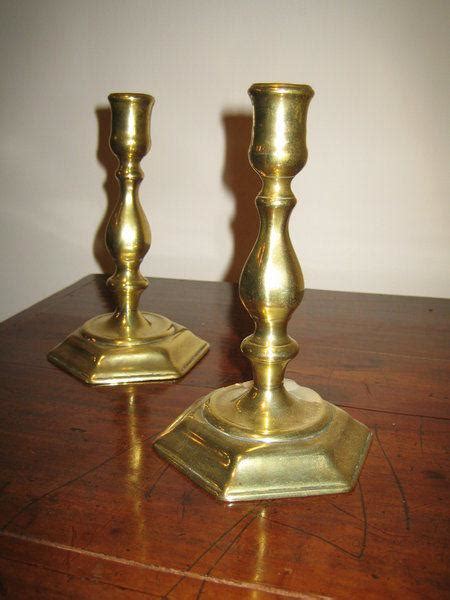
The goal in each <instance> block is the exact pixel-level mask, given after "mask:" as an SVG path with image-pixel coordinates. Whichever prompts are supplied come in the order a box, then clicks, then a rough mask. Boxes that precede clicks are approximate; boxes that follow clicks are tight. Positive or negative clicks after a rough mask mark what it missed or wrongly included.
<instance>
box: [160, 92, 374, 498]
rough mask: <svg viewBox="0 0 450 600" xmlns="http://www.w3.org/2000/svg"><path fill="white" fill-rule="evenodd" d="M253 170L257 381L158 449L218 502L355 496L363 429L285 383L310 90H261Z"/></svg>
mask: <svg viewBox="0 0 450 600" xmlns="http://www.w3.org/2000/svg"><path fill="white" fill-rule="evenodd" d="M249 94H250V97H251V99H252V103H253V108H254V122H253V136H252V142H251V146H250V152H249V156H250V162H251V164H252V166H253V168H254V169H255V170H256V172H257V173H258V174H259V175H260V177H261V180H262V189H261V191H260V193H259V195H258V197H257V199H256V204H257V207H258V211H259V215H260V220H261V223H260V230H259V235H258V239H257V240H256V243H255V245H254V247H253V250H252V251H251V253H250V256H249V258H248V260H247V263H246V265H245V267H244V269H243V271H242V275H241V280H240V287H239V291H240V296H241V300H242V302H243V304H244V306H245V307H246V309H247V310H248V312H249V313H250V315H251V317H252V318H253V321H254V322H255V331H254V333H253V334H252V335H250V336H249V337H247V338H245V339H244V341H243V342H242V345H241V349H242V352H243V353H244V354H245V356H247V358H248V359H249V360H250V362H251V364H252V368H253V381H251V382H246V383H240V384H235V385H231V386H229V387H225V388H221V389H218V390H216V391H213V392H212V393H210V394H208V395H207V396H205V397H203V398H201V399H200V400H198V401H197V402H196V403H195V404H193V405H192V406H191V407H190V408H189V409H188V410H187V411H186V412H184V413H183V414H182V415H181V416H180V417H179V418H178V419H177V420H176V421H175V422H174V423H173V424H172V425H171V426H170V427H169V428H168V429H166V431H164V432H163V433H162V434H161V436H160V437H159V438H158V440H157V441H156V442H155V448H156V450H157V451H158V452H159V453H160V454H161V455H162V456H164V457H165V458H167V459H168V460H169V461H170V462H171V463H173V464H174V465H175V466H176V467H177V468H178V469H180V470H181V471H182V472H184V473H185V474H186V475H188V476H189V477H191V478H192V479H193V480H194V481H195V482H197V483H198V484H199V485H200V486H202V487H203V488H204V489H206V490H207V491H208V492H211V493H212V494H214V495H215V496H217V497H219V498H220V499H222V500H227V501H234V500H254V499H258V498H278V497H287V496H309V495H315V494H331V493H338V492H345V491H349V490H351V489H352V488H353V486H354V485H355V483H356V481H357V478H358V474H359V471H360V469H361V466H362V464H363V462H364V459H365V456H366V453H367V450H368V446H369V442H370V437H371V434H370V432H369V430H368V429H367V427H366V426H365V425H362V424H361V423H359V422H358V421H355V420H354V419H352V418H351V417H350V416H349V415H348V414H347V413H345V412H344V411H343V410H341V409H339V408H337V407H335V406H333V405H332V404H329V403H328V402H325V401H324V400H322V398H321V397H320V396H319V394H317V393H316V392H314V391H313V390H310V389H308V388H304V387H301V386H299V385H297V384H296V383H294V382H293V381H289V380H285V379H284V373H285V370H286V366H287V364H288V362H289V361H290V360H291V359H292V358H293V357H294V356H295V355H296V354H297V352H298V345H297V343H296V342H295V341H294V340H293V339H292V338H290V337H289V336H288V334H287V323H288V320H289V318H290V316H291V314H292V313H293V311H294V310H295V309H296V308H297V306H298V304H299V303H300V301H301V300H302V297H303V277H302V273H301V270H300V265H299V263H298V260H297V257H296V255H295V252H294V249H293V247H292V244H291V241H290V238H289V233H288V220H289V215H290V213H291V211H292V209H293V208H294V206H295V204H296V200H295V197H294V195H293V193H292V191H291V181H292V179H293V177H294V176H295V175H296V174H297V173H298V172H299V171H300V170H301V169H302V167H303V166H304V165H305V163H306V158H307V150H306V142H305V138H306V113H307V109H308V104H309V101H310V100H311V98H312V96H313V94H314V92H313V90H312V89H311V88H310V87H309V86H307V85H291V84H275V83H264V84H255V85H253V86H252V87H251V88H250V90H249Z"/></svg>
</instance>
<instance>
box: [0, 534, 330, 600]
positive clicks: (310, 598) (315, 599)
mask: <svg viewBox="0 0 450 600" xmlns="http://www.w3.org/2000/svg"><path fill="white" fill-rule="evenodd" d="M0 535H3V536H5V537H10V538H14V539H17V540H22V541H26V542H32V543H35V544H40V545H42V546H46V547H48V548H57V549H58V550H66V551H67V552H73V553H75V554H80V555H82V556H87V557H90V558H94V559H96V560H104V561H107V562H112V563H116V564H120V565H124V566H128V567H135V568H139V569H145V570H147V571H156V572H159V573H168V574H170V575H178V576H180V577H181V578H184V577H188V578H190V579H195V580H196V581H205V582H207V583H215V584H221V585H228V586H230V587H236V588H240V589H244V590H245V589H247V590H255V591H257V592H265V593H268V594H277V595H278V596H284V597H287V598H297V599H298V600H332V599H331V598H329V597H328V596H320V595H317V594H308V593H303V592H291V591H289V590H283V589H281V588H277V587H273V586H270V585H262V584H259V583H253V582H250V581H239V580H235V579H221V578H218V577H211V576H208V575H200V574H199V573H195V572H190V571H182V570H180V569H173V568H171V567H163V566H161V565H154V564H151V563H141V562H138V561H135V560H129V559H126V558H120V557H118V556H111V555H110V554H102V553H101V552H93V551H91V550H85V549H84V548H72V547H71V546H67V545H66V544H59V543H57V542H50V541H49V540H44V539H42V538H34V537H30V536H26V535H20V534H18V533H13V532H12V531H5V532H3V533H0ZM8 560H11V559H9V558H8ZM44 568H45V567H44Z"/></svg>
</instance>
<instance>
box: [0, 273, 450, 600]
mask: <svg viewBox="0 0 450 600" xmlns="http://www.w3.org/2000/svg"><path fill="white" fill-rule="evenodd" d="M142 307H143V308H145V309H147V310H152V311H155V312H159V313H162V314H164V315H166V316H168V317H170V318H172V319H174V320H175V321H177V322H178V323H182V324H183V325H185V326H187V327H188V328H190V329H191V330H192V331H194V332H195V333H197V334H198V335H200V336H201V337H203V338H204V339H206V340H207V341H209V342H210V344H211V349H210V351H209V353H208V355H207V356H206V357H205V358H204V359H203V360H202V361H201V362H200V363H199V364H198V365H197V366H196V367H195V368H194V369H193V370H192V371H191V372H190V373H189V374H188V375H186V376H185V377H184V378H183V379H182V380H180V381H178V382H175V383H156V384H141V385H130V386H117V387H90V386H87V385H84V384H82V383H80V382H79V381H77V380H76V379H73V378H72V377H70V376H69V375H67V374H66V373H64V372H62V371H60V370H59V369H58V368H56V367H54V366H52V365H51V364H50V363H48V362H47V360H46V353H47V352H48V350H50V349H51V348H52V347H53V346H54V345H55V344H56V343H58V342H60V341H61V340H62V339H63V338H64V337H65V336H66V335H67V334H69V333H70V332H71V331H72V330H73V329H75V328H76V327H78V326H79V325H81V324H82V323H83V322H84V321H85V320H86V319H88V318H90V317H92V316H95V315H96V314H99V313H101V312H107V311H108V310H110V302H109V298H108V295H107V293H106V291H105V286H104V280H103V278H102V277H100V276H89V277H86V278H84V279H82V280H81V281H79V282H78V283H76V284H74V285H73V286H71V287H69V288H67V289H65V290H62V291H61V292H59V293H58V294H56V295H54V296H52V297H50V298H48V299H47V300H45V301H43V302H41V303H39V304H36V305H35V306H33V307H32V308H30V309H28V310H26V311H25V312H22V313H20V314H19V315H17V316H15V317H13V318H11V319H9V320H8V321H6V322H4V323H3V324H1V325H0V344H1V358H0V364H1V371H0V378H1V382H0V394H1V402H0V491H1V495H0V526H1V533H0V597H2V598H3V597H6V598H14V599H22V598H25V599H28V598H35V597H39V598H45V599H53V598H89V599H95V600H99V599H100V600H101V599H108V600H110V599H125V598H126V599H129V598H133V599H134V598H136V599H137V598H146V597H150V598H162V597H164V598H171V599H191V598H192V599H194V598H201V599H202V600H207V599H208V598H214V600H219V599H223V598H225V599H228V598H230V599H233V598H244V599H252V600H255V599H256V600H270V599H271V598H276V597H279V598H323V597H331V598H352V599H359V598H383V599H384V598H402V599H403V598H408V599H410V598H420V599H424V598H426V599H430V598H444V597H445V596H446V594H449V590H450V585H449V578H448V573H449V567H448V565H449V562H448V559H449V556H448V552H447V549H446V542H447V540H448V535H449V521H448V515H449V506H450V498H449V485H448V481H447V478H448V476H449V474H450V469H449V460H448V456H449V455H448V444H449V429H450V427H449V418H450V411H449V403H448V388H449V365H450V331H449V330H450V325H449V324H450V302H449V301H446V300H437V299H430V298H410V297H399V296H381V295H370V294H350V293H343V292H326V291H317V290H308V291H307V292H306V294H305V298H304V301H303V303H302V305H301V307H300V308H299V309H298V310H297V312H296V313H295V315H294V317H293V318H292V320H291V325H290V333H291V335H292V336H293V337H295V338H296V339H297V341H298V342H299V344H300V354H299V356H298V357H297V358H296V359H294V360H293V361H292V362H291V363H290V365H289V367H288V376H289V377H290V378H291V379H295V380H296V381H297V382H298V383H301V384H302V385H305V386H307V387H312V388H313V389H315V390H316V391H318V392H319V393H320V394H321V395H322V396H323V397H324V398H325V399H326V400H329V401H331V402H334V403H336V404H338V405H339V406H342V407H344V408H345V409H346V410H348V411H349V412H350V413H351V415H353V416H354V417H356V418H357V419H358V420H360V421H362V422H363V423H365V424H366V425H368V426H369V427H370V428H371V429H372V431H373V433H374V440H373V443H372V446H371V449H370V451H369V456H368V458H367V461H366V463H365V465H364V467H363V470H362V474H361V477H360V480H359V483H358V485H357V487H356V489H355V490H354V491H353V492H352V493H350V494H342V495H334V496H322V497H316V498H314V497H312V498H299V499H286V500H272V501H264V502H243V503H235V504H228V505H227V504H224V503H221V502H219V501H216V500H214V499H213V498H211V497H210V496H209V495H207V494H206V493H205V492H203V491H202V490H201V489H200V488H198V487H197V486H195V485H194V484H193V483H192V482H191V481H190V480H189V479H187V478H185V477H184V476H183V475H181V474H180V473H179V472H178V471H176V470H175V469H174V468H172V467H170V466H168V465H167V464H166V463H165V462H164V461H163V460H162V459H160V458H159V457H158V456H157V454H156V453H155V452H154V450H153V448H152V442H153V440H154V438H155V436H156V435H157V434H158V433H159V432H160V431H161V430H162V429H164V428H165V427H166V426H167V425H168V424H169V423H171V422H172V421H173V419H174V418H175V417H176V416H177V415H178V414H179V413H180V412H181V411H183V410H184V409H185V408H186V407H187V406H189V405H190V404H191V403H192V402H193V401H194V400H196V399H197V398H199V397H201V396H203V395H205V394H206V393H208V392H209V391H210V390H211V389H213V388H216V387H220V386H223V385H227V384H231V383H235V382H238V381H243V380H246V379H249V378H250V373H249V368H248V364H247V363H246V361H245V359H244V358H243V357H241V355H240V352H239V343H240V340H241V339H242V337H244V336H245V335H248V334H249V333H250V331H251V329H252V328H251V323H250V320H249V317H248V316H247V314H246V313H245V311H244V309H243V308H242V307H241V305H240V302H239V300H238V297H237V293H236V289H235V288H234V287H233V286H231V285H230V284H227V283H207V282H193V281H178V280H170V279H154V280H152V281H151V282H150V286H149V288H148V290H147V292H146V293H145V294H144V296H143V298H142ZM447 597H448V596H447Z"/></svg>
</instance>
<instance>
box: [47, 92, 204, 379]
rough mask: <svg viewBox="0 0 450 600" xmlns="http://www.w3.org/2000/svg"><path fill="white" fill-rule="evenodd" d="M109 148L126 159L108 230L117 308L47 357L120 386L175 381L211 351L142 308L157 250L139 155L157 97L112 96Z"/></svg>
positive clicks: (68, 368)
mask: <svg viewBox="0 0 450 600" xmlns="http://www.w3.org/2000/svg"><path fill="white" fill-rule="evenodd" d="M109 101H110V104H111V111H112V125H111V138H110V146H111V149H112V151H113V152H114V154H115V155H116V156H117V158H118V159H119V169H118V171H117V179H118V180H119V184H120V198H119V201H118V203H117V205H116V207H115V209H114V211H113V213H112V215H111V218H110V220H109V223H108V227H107V230H106V245H107V248H108V250H109V252H110V254H111V256H112V257H113V259H114V262H115V264H116V269H115V272H114V274H113V275H112V276H111V277H110V278H109V279H108V281H107V285H108V287H109V288H110V290H111V291H112V292H113V293H114V294H115V297H116V299H117V308H116V310H115V311H114V312H113V313H108V314H105V315H100V316H97V317H94V318H93V319H91V320H89V321H87V323H85V324H84V325H83V326H82V327H80V328H79V329H77V330H76V331H74V332H73V333H72V334H71V335H70V336H69V337H68V338H67V339H66V340H64V342H62V344H60V345H59V346H57V347H56V348H54V349H53V350H52V351H51V352H50V353H49V355H48V358H49V360H50V361H51V362H53V363H55V364H56V365H58V366H59V367H61V368H62V369H64V370H66V371H68V372H69V373H71V374H72V375H75V376H76V377H78V378H79V379H82V380H83V381H85V382H86V383H97V384H115V383H129V382H135V381H151V380H161V379H176V378H178V377H181V376H182V375H184V374H185V373H186V372H187V371H189V369H191V368H192V367H193V366H194V365H195V363H196V362H197V361H198V360H200V358H202V356H203V355H204V354H205V353H206V352H207V350H208V344H207V343H206V342H205V341H203V340H201V339H200V338H198V337H197V336H195V335H194V334H193V333H191V332H190V331H189V330H187V329H186V328H185V327H183V326H181V325H178V324H177V323H173V322H172V321H170V320H169V319H167V318H166V317H163V316H161V315H157V314H154V313H142V312H141V311H140V310H139V308H138V305H139V298H140V296H141V294H142V292H143V291H144V289H145V288H146V287H147V285H148V282H147V280H146V279H145V277H143V276H142V275H141V273H140V271H139V266H140V264H141V262H142V259H143V258H144V256H145V254H146V253H147V251H148V249H149V248H150V240H151V237H150V227H149V224H148V221H147V219H146V217H145V214H144V211H143V209H142V206H141V203H140V201H139V196H138V188H139V185H140V183H141V181H142V178H143V172H142V170H141V168H140V161H141V160H142V158H143V157H144V156H145V155H146V154H147V153H148V151H149V150H150V146H151V140H150V116H151V111H152V108H153V104H154V98H153V97H152V96H148V95H146V94H134V93H119V94H110V96H109Z"/></svg>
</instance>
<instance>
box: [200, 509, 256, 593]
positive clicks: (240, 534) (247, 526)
mask: <svg viewBox="0 0 450 600" xmlns="http://www.w3.org/2000/svg"><path fill="white" fill-rule="evenodd" d="M256 518H257V516H256V515H253V516H252V518H251V519H249V521H248V523H246V524H245V525H244V527H242V529H240V530H239V531H238V533H237V534H236V535H235V536H234V538H233V539H232V540H231V542H230V543H229V544H228V546H227V547H226V548H225V550H224V551H223V552H221V553H220V554H219V556H218V557H217V558H216V560H215V561H214V562H213V564H212V565H211V566H210V567H209V569H208V571H207V573H206V575H211V573H212V571H213V570H214V569H215V568H216V567H217V565H218V564H219V562H220V561H221V560H222V558H223V557H224V556H225V555H226V554H227V553H228V552H229V551H230V550H231V548H232V547H233V546H234V544H235V543H236V542H238V541H239V540H240V538H241V537H242V535H243V533H244V531H246V530H247V529H248V528H249V527H250V525H251V524H252V523H253V522H254V521H255V519H256ZM204 586H205V580H203V581H202V583H201V585H200V588H199V590H198V593H197V596H196V600H199V598H200V596H201V595H202V593H203V588H204Z"/></svg>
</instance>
